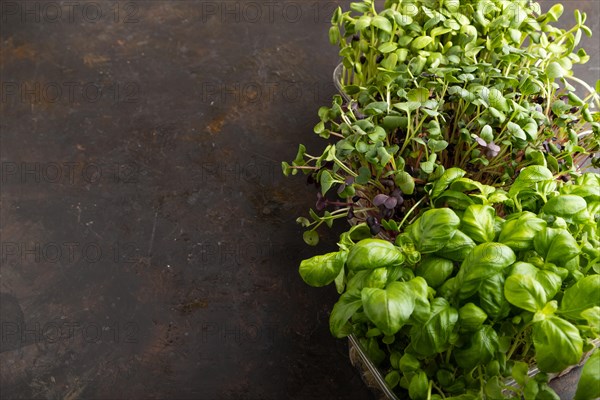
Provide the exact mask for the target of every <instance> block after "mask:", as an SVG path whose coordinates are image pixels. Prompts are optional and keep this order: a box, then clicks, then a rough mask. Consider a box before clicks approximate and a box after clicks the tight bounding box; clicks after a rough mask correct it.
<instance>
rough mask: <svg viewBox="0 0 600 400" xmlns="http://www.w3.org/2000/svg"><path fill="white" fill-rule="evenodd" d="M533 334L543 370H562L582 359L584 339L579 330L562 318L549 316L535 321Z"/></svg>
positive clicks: (537, 355) (536, 351)
mask: <svg viewBox="0 0 600 400" xmlns="http://www.w3.org/2000/svg"><path fill="white" fill-rule="evenodd" d="M532 336H533V345H534V347H535V357H536V361H537V365H538V368H539V369H540V371H542V372H560V371H562V370H564V369H565V368H567V367H568V366H571V365H575V364H577V363H579V361H580V360H581V356H582V354H583V340H582V339H581V336H579V330H578V329H577V328H576V327H575V326H573V325H572V324H571V323H570V322H568V321H565V320H564V319H562V318H559V317H549V318H546V319H543V320H541V321H538V322H536V323H534V325H533V335H532ZM557 350H560V351H557Z"/></svg>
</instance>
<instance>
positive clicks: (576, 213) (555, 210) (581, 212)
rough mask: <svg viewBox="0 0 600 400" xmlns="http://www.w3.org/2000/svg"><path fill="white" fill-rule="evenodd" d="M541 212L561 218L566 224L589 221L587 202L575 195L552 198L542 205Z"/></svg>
mask: <svg viewBox="0 0 600 400" xmlns="http://www.w3.org/2000/svg"><path fill="white" fill-rule="evenodd" d="M542 211H543V212H545V213H546V214H550V215H554V216H556V217H561V218H563V219H564V220H565V221H567V222H584V221H586V220H588V219H589V213H588V212H587V202H586V201H585V199H584V198H583V197H579V196H575V195H561V196H556V197H553V198H551V199H550V200H548V202H547V203H546V204H545V205H544V207H543V208H542Z"/></svg>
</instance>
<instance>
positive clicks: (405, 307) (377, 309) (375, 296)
mask: <svg viewBox="0 0 600 400" xmlns="http://www.w3.org/2000/svg"><path fill="white" fill-rule="evenodd" d="M362 302H363V307H364V310H365V314H366V315H367V317H368V318H369V319H370V320H371V322H373V323H374V324H375V326H377V328H379V329H380V330H381V331H382V332H383V333H384V334H386V335H393V334H395V333H396V332H398V331H399V330H400V328H401V327H402V326H403V325H404V324H405V323H406V322H407V321H408V319H409V318H410V316H411V314H412V312H413V310H414V308H415V297H414V294H413V292H412V289H411V288H410V286H409V285H408V284H407V283H405V282H392V283H390V284H389V285H388V287H387V288H386V289H376V288H364V289H363V290H362Z"/></svg>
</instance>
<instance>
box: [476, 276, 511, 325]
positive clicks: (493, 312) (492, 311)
mask: <svg viewBox="0 0 600 400" xmlns="http://www.w3.org/2000/svg"><path fill="white" fill-rule="evenodd" d="M504 284H505V279H504V275H503V274H501V273H498V274H495V275H492V276H491V277H489V278H488V279H486V280H484V281H483V282H482V283H481V286H480V287H479V305H480V306H481V308H482V309H483V310H484V311H485V312H486V313H487V314H488V315H489V316H490V317H491V318H493V319H500V318H505V317H506V316H507V315H508V314H509V313H510V304H509V302H508V301H507V300H506V297H504Z"/></svg>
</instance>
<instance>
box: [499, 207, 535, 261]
mask: <svg viewBox="0 0 600 400" xmlns="http://www.w3.org/2000/svg"><path fill="white" fill-rule="evenodd" d="M545 227H546V221H544V220H543V219H541V218H538V217H537V216H536V215H535V214H533V213H530V212H527V211H525V212H523V213H521V214H520V215H518V218H512V219H510V220H507V221H506V222H505V223H504V225H503V226H502V230H501V231H500V237H499V238H498V241H499V242H500V243H503V244H505V245H507V246H508V247H510V248H511V249H513V250H515V251H518V250H529V249H531V248H532V247H533V238H534V237H535V235H536V234H537V233H538V232H539V231H541V230H542V229H544V228H545Z"/></svg>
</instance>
